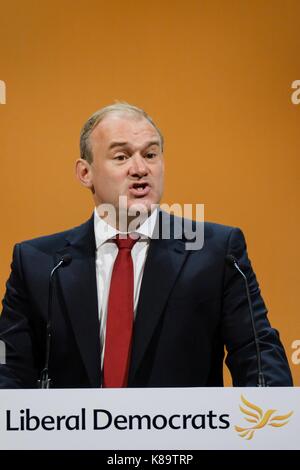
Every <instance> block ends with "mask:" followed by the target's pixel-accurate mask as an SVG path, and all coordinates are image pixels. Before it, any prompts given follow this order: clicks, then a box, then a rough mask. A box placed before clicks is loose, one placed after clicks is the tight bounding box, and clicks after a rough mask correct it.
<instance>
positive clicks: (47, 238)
mask: <svg viewBox="0 0 300 470" xmlns="http://www.w3.org/2000/svg"><path fill="white" fill-rule="evenodd" d="M90 223H91V219H90V220H89V221H87V222H85V223H83V224H81V225H78V226H76V227H72V228H70V229H67V230H63V231H61V232H56V233H53V234H49V235H43V236H41V237H36V238H31V239H29V240H24V241H21V242H19V243H17V245H18V246H20V247H21V248H22V247H24V248H27V247H32V248H36V249H38V250H43V249H47V248H49V247H53V248H54V249H55V248H56V247H58V248H59V247H60V246H61V243H62V241H66V240H71V239H73V238H75V237H76V235H77V234H81V233H83V232H85V231H86V230H87V229H88V226H89V225H90Z"/></svg>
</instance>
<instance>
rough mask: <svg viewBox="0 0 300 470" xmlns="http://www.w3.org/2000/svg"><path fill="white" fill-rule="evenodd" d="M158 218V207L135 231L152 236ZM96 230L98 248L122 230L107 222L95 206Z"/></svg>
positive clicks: (145, 235) (148, 236)
mask: <svg viewBox="0 0 300 470" xmlns="http://www.w3.org/2000/svg"><path fill="white" fill-rule="evenodd" d="M156 219H157V209H155V210H154V211H153V212H152V213H151V215H150V216H149V217H147V219H146V220H145V221H144V222H143V223H142V224H141V225H140V227H139V228H137V229H136V230H135V231H134V233H138V234H139V235H141V238H152V236H153V232H154V227H155V224H156ZM94 230H95V240H96V248H97V249H98V248H99V247H100V246H101V245H103V243H105V242H107V241H108V240H109V239H110V238H113V237H115V236H116V235H117V234H118V233H124V232H120V231H119V230H117V229H116V228H114V227H113V226H112V225H109V224H108V223H106V222H105V221H104V220H103V219H101V217H99V214H98V212H97V209H96V207H95V209H94Z"/></svg>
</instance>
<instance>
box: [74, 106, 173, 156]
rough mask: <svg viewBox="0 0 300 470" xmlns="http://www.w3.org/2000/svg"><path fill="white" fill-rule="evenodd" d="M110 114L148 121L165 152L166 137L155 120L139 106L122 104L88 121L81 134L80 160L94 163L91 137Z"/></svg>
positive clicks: (105, 108)
mask: <svg viewBox="0 0 300 470" xmlns="http://www.w3.org/2000/svg"><path fill="white" fill-rule="evenodd" d="M110 113H120V114H131V115H135V116H137V117H140V118H145V119H147V121H149V122H150V124H152V126H153V127H154V128H155V129H156V131H157V132H158V135H159V138H160V141H161V148H162V150H163V145H164V137H163V135H162V133H161V132H160V130H159V128H158V127H157V125H156V124H155V123H154V121H153V119H152V118H151V117H150V116H149V115H148V114H147V113H146V112H145V111H144V110H143V109H141V108H138V107H137V106H133V105H132V104H128V103H123V102H120V103H115V104H111V105H109V106H105V107H104V108H101V109H99V110H98V111H96V112H95V113H94V114H92V116H90V117H89V119H88V120H87V121H86V123H85V124H84V126H83V128H82V129H81V132H80V158H82V159H83V160H86V161H87V162H89V163H92V161H93V154H92V150H91V146H90V143H89V137H90V135H91V133H92V131H93V129H95V127H96V126H97V124H99V122H101V121H102V120H103V119H104V117H105V116H107V114H110Z"/></svg>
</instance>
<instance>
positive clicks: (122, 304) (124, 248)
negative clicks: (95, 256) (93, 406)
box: [103, 235, 137, 388]
mask: <svg viewBox="0 0 300 470" xmlns="http://www.w3.org/2000/svg"><path fill="white" fill-rule="evenodd" d="M136 241H137V240H134V239H132V238H130V237H128V238H123V239H120V238H119V237H118V235H117V238H116V240H115V242H116V244H117V245H118V249H119V252H118V256H117V258H116V260H115V264H114V267H113V272H112V277H111V283H110V290H109V298H108V305H107V323H106V338H105V352H104V368H103V370H104V372H103V387H116V388H121V387H126V386H127V377H128V368H129V361H130V353H131V340H132V329H133V296H134V282H133V263H132V258H131V249H132V247H133V245H134V244H135V243H136Z"/></svg>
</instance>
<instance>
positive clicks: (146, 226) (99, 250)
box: [94, 208, 157, 366]
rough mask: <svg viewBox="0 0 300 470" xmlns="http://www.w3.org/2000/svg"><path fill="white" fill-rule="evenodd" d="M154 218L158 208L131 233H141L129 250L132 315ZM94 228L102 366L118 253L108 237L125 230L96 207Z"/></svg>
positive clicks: (136, 303)
mask: <svg viewBox="0 0 300 470" xmlns="http://www.w3.org/2000/svg"><path fill="white" fill-rule="evenodd" d="M156 219H157V209H156V210H154V211H153V212H152V214H151V215H150V217H148V218H147V219H146V220H145V221H144V223H143V224H141V226H140V227H139V228H138V229H136V230H135V232H134V233H137V234H139V236H140V238H139V239H138V241H137V242H136V243H135V245H134V246H133V248H132V250H131V256H132V261H133V272H134V316H135V315H136V310H137V305H138V300H139V294H140V289H141V283H142V277H143V272H144V265H145V261H146V257H147V252H148V247H149V241H150V239H151V238H152V235H153V231H154V227H155V223H156ZM94 229H95V239H96V276H97V295H98V312H99V320H100V344H101V366H102V365H103V359H104V349H105V336H106V335H105V333H106V319H107V304H108V296H109V288H110V281H111V275H112V270H113V266H114V262H115V259H116V257H117V254H118V247H117V245H116V243H115V242H114V241H112V240H111V239H112V238H113V237H115V236H116V235H117V234H118V233H124V232H120V231H119V230H117V229H115V228H114V227H112V226H111V225H108V224H107V223H106V222H105V221H104V220H103V219H101V218H100V217H99V215H98V212H97V209H96V208H95V211H94Z"/></svg>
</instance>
